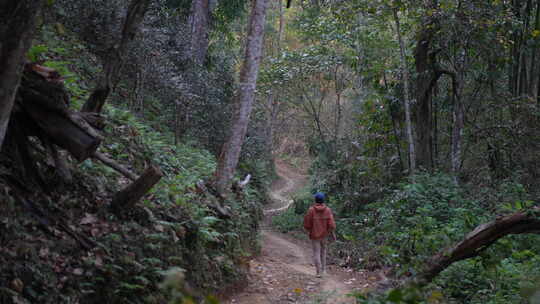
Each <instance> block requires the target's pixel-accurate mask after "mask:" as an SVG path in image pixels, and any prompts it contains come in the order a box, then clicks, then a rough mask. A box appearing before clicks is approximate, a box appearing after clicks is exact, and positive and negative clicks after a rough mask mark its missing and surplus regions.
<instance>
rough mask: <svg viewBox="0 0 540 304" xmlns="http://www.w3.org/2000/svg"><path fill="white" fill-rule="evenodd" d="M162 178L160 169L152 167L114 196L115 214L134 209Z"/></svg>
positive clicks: (112, 207)
mask: <svg viewBox="0 0 540 304" xmlns="http://www.w3.org/2000/svg"><path fill="white" fill-rule="evenodd" d="M162 176H163V172H161V170H160V169H159V168H158V167H156V166H150V167H149V168H148V169H146V170H145V171H144V172H143V174H142V175H141V176H140V177H139V178H138V179H136V180H135V181H134V182H133V183H131V184H130V185H128V186H127V187H126V188H124V189H123V190H121V191H119V192H117V193H116V194H115V195H114V197H113V199H112V201H111V209H112V210H113V212H114V213H116V214H117V215H120V214H121V213H122V212H123V211H126V210H129V209H131V208H133V206H135V204H136V203H137V202H138V201H139V200H140V199H141V198H142V197H143V196H144V195H145V194H146V193H147V192H148V191H149V190H150V189H152V187H153V186H154V185H155V184H157V183H158V182H159V180H160V179H161V177H162Z"/></svg>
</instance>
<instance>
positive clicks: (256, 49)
mask: <svg viewBox="0 0 540 304" xmlns="http://www.w3.org/2000/svg"><path fill="white" fill-rule="evenodd" d="M266 4H267V0H254V1H253V6H252V10H251V17H250V22H249V29H248V36H247V43H246V53H245V58H244V63H243V65H242V68H241V71H240V84H239V88H238V91H237V93H236V96H235V102H236V109H235V113H234V116H233V120H234V121H233V123H232V126H231V131H230V134H229V137H228V139H227V141H226V142H225V144H224V145H223V149H222V151H221V155H220V158H219V162H218V166H217V169H216V184H215V185H216V188H217V190H218V192H219V193H220V194H222V195H224V194H226V193H228V192H229V191H230V188H231V182H232V178H233V176H234V171H235V170H236V166H237V164H238V159H239V158H240V151H241V149H242V143H243V141H244V138H245V135H246V130H247V126H248V123H249V116H250V114H251V110H252V107H253V101H254V99H255V88H256V85H257V76H258V73H259V64H260V61H261V55H262V46H263V35H264V25H265V16H266Z"/></svg>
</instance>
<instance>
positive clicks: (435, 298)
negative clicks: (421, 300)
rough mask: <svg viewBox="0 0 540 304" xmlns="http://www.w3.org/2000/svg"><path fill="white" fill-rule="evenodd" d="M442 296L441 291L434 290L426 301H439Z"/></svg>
mask: <svg viewBox="0 0 540 304" xmlns="http://www.w3.org/2000/svg"><path fill="white" fill-rule="evenodd" d="M442 298H443V294H442V292H440V291H438V290H436V291H434V292H432V293H431V295H430V296H429V298H428V303H431V304H435V303H439V302H440V300H442Z"/></svg>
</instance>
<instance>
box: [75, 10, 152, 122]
mask: <svg viewBox="0 0 540 304" xmlns="http://www.w3.org/2000/svg"><path fill="white" fill-rule="evenodd" d="M150 1H151V0H132V1H131V3H130V4H129V7H128V11H127V15H126V19H125V21H124V26H123V28H122V38H121V39H120V41H119V42H118V43H116V44H114V45H113V46H111V48H110V50H109V52H108V54H109V55H108V56H107V58H106V59H105V61H104V62H103V72H102V74H101V76H100V78H99V80H98V83H97V85H96V87H95V88H94V91H93V92H92V94H90V97H89V98H88V100H87V101H86V102H85V104H84V105H83V107H82V111H83V112H95V113H100V112H101V110H102V109H103V105H104V104H105V101H106V100H107V97H109V94H110V92H111V89H112V83H113V80H114V79H116V77H118V74H119V73H120V70H121V68H122V64H123V62H124V58H125V55H126V53H127V50H128V46H129V43H130V42H131V41H132V40H133V39H134V38H135V36H136V34H137V30H138V28H139V26H140V24H141V23H142V21H143V19H144V15H145V13H146V11H147V10H148V5H149V3H150Z"/></svg>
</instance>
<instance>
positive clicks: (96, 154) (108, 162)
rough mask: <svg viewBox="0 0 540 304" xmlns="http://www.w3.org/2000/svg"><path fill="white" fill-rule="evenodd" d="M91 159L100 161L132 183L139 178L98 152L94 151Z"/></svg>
mask: <svg viewBox="0 0 540 304" xmlns="http://www.w3.org/2000/svg"><path fill="white" fill-rule="evenodd" d="M92 157H94V158H95V159H97V160H99V161H101V162H102V163H104V164H105V165H107V166H109V167H111V168H113V169H114V170H116V171H118V172H119V173H121V174H122V175H124V176H125V177H127V178H129V179H130V180H132V181H136V180H137V179H138V178H139V177H138V176H137V175H135V174H133V173H132V172H131V171H129V170H128V169H127V168H126V167H124V166H122V165H121V164H119V163H117V162H115V161H114V160H112V159H110V158H108V157H107V156H105V154H103V153H100V152H98V151H96V152H94V154H93V155H92Z"/></svg>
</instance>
